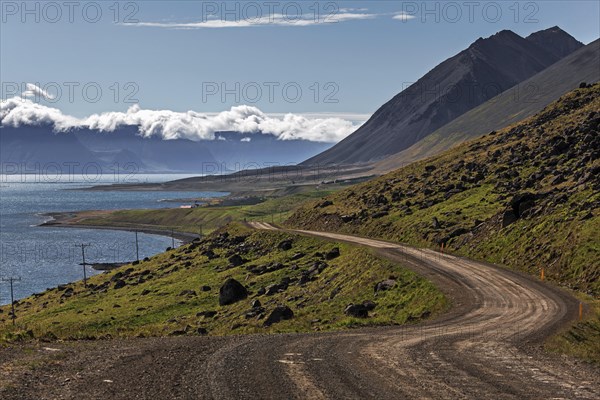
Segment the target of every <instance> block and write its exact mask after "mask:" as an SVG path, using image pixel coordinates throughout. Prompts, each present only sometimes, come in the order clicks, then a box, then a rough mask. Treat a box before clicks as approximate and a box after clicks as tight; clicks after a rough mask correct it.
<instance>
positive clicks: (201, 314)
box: [196, 310, 217, 318]
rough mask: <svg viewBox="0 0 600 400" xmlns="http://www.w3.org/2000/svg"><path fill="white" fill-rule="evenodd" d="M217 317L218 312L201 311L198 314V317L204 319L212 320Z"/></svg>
mask: <svg viewBox="0 0 600 400" xmlns="http://www.w3.org/2000/svg"><path fill="white" fill-rule="evenodd" d="M215 315H217V312H216V311H212V310H211V311H200V312H199V313H196V317H204V318H212V317H214V316H215Z"/></svg>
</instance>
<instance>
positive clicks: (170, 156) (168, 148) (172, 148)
mask: <svg viewBox="0 0 600 400" xmlns="http://www.w3.org/2000/svg"><path fill="white" fill-rule="evenodd" d="M72 134H73V135H75V136H76V137H77V139H78V140H79V141H80V142H81V143H82V144H84V145H85V146H86V147H87V148H88V149H90V150H91V151H93V152H94V153H95V154H97V155H98V156H99V157H102V159H103V160H104V161H105V162H106V163H107V164H109V165H111V164H112V165H115V166H117V165H118V167H119V168H121V169H124V170H126V172H131V171H132V169H131V168H134V169H135V170H136V171H140V172H202V171H204V170H205V169H207V168H208V167H207V166H208V165H214V164H217V161H216V160H215V158H214V157H213V155H212V154H211V153H210V151H209V150H208V148H207V147H206V146H205V145H204V143H203V142H194V141H192V140H188V139H172V140H163V139H162V138H161V137H159V136H150V137H143V136H140V135H139V133H138V127H137V126H124V127H120V128H117V130H115V131H114V132H99V131H96V130H90V129H77V130H74V131H72Z"/></svg>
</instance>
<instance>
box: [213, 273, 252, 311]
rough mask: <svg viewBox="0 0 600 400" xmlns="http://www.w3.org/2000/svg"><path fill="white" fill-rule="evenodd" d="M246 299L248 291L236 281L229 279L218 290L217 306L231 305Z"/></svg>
mask: <svg viewBox="0 0 600 400" xmlns="http://www.w3.org/2000/svg"><path fill="white" fill-rule="evenodd" d="M246 297H248V291H247V290H246V288H245V287H244V285H242V284H241V283H239V282H238V281H236V280H235V279H233V278H229V279H227V280H226V281H225V283H224V284H223V286H221V288H220V289H219V305H221V306H225V305H228V304H233V303H235V302H238V301H240V300H243V299H245V298H246Z"/></svg>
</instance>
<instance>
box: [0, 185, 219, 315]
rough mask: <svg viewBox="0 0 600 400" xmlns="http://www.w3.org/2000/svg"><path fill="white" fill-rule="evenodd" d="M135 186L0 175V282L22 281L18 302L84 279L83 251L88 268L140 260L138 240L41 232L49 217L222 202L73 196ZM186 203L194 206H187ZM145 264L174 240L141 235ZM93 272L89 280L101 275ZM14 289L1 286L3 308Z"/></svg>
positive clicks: (166, 195) (146, 195) (103, 233)
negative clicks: (94, 188)
mask: <svg viewBox="0 0 600 400" xmlns="http://www.w3.org/2000/svg"><path fill="white" fill-rule="evenodd" d="M187 176H188V175H138V176H136V177H135V180H137V181H139V182H165V181H169V180H174V179H180V178H184V177H187ZM123 179H126V180H127V182H132V179H133V178H132V177H120V176H106V177H93V178H89V177H84V176H65V177H60V178H59V177H40V176H37V175H23V176H21V175H18V176H17V175H0V277H4V278H5V277H10V276H12V277H19V278H21V281H19V282H16V283H15V285H14V290H15V298H22V297H26V296H29V295H31V294H32V293H37V292H40V291H43V290H45V289H46V288H49V287H55V286H57V285H59V284H62V283H67V282H72V281H75V280H79V279H82V278H83V271H82V267H81V266H80V265H79V263H80V262H81V248H78V247H76V245H77V244H81V243H91V244H92V246H90V247H88V248H86V261H88V262H123V261H133V260H135V257H136V254H135V234H134V233H132V232H123V231H113V230H93V229H72V228H58V227H56V228H54V227H40V226H38V225H39V224H41V223H43V222H45V221H46V220H48V217H45V216H44V215H43V214H44V213H48V212H58V211H80V210H103V209H135V208H165V207H178V206H179V205H180V204H181V202H168V201H167V202H166V201H164V200H168V199H189V198H194V197H217V196H222V195H224V193H214V192H151V191H149V192H97V191H94V192H92V191H85V190H68V189H77V188H86V187H90V186H94V185H102V184H113V183H119V182H123ZM182 202H183V203H188V202H185V201H183V200H182ZM138 242H139V252H140V258H142V257H146V256H152V255H154V254H157V253H159V252H161V251H164V250H165V248H166V247H168V246H171V238H170V237H163V236H158V235H149V234H142V233H140V234H138ZM97 273H99V272H96V271H93V270H92V269H91V268H89V267H88V276H90V275H93V274H97ZM9 296H10V293H9V285H8V283H6V282H0V304H7V303H9V302H10V297H9Z"/></svg>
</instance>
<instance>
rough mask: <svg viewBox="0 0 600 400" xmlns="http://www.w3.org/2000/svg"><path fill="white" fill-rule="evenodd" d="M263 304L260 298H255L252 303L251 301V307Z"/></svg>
mask: <svg viewBox="0 0 600 400" xmlns="http://www.w3.org/2000/svg"><path fill="white" fill-rule="evenodd" d="M261 306H262V304H260V300H258V299H254V300H253V301H252V303H250V307H252V308H259V307H261Z"/></svg>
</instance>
